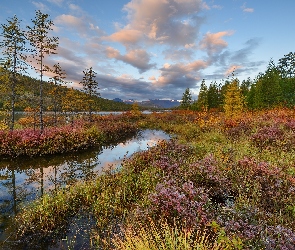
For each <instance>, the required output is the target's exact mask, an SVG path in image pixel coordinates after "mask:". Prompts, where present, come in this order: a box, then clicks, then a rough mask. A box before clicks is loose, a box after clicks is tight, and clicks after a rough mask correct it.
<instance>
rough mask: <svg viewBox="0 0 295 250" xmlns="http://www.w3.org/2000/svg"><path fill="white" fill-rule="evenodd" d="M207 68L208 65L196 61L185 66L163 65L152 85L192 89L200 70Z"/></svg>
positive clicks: (198, 77) (178, 64)
mask: <svg viewBox="0 0 295 250" xmlns="http://www.w3.org/2000/svg"><path fill="white" fill-rule="evenodd" d="M207 67H208V63H207V62H205V61H202V60H196V61H193V62H190V63H187V64H182V63H177V64H173V65H170V64H168V63H166V64H164V65H163V67H162V68H161V69H160V73H161V74H160V76H159V77H158V79H155V78H154V77H153V76H152V77H151V78H154V80H152V83H153V84H154V85H155V86H159V87H163V86H165V85H168V86H170V87H171V86H175V87H182V88H187V87H194V86H195V85H196V81H198V80H199V79H200V70H201V69H205V68H207Z"/></svg>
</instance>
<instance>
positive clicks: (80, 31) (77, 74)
mask: <svg viewBox="0 0 295 250" xmlns="http://www.w3.org/2000/svg"><path fill="white" fill-rule="evenodd" d="M24 2H26V3H27V4H28V5H30V6H31V8H32V9H40V10H41V11H44V12H46V13H48V14H49V15H50V18H51V19H52V21H53V23H54V27H53V35H54V36H58V37H59V47H58V50H57V55H54V56H50V57H47V58H46V59H45V62H46V63H48V64H50V65H53V64H55V63H57V62H58V63H60V65H61V67H62V69H64V70H65V71H66V73H67V80H68V81H70V82H72V85H71V86H74V87H75V88H80V87H81V86H80V85H79V82H80V81H81V79H82V77H83V70H85V69H87V68H90V67H93V69H94V70H95V72H96V73H97V81H98V83H99V84H100V91H101V96H102V97H103V98H108V99H113V98H117V97H118V98H121V99H138V100H147V99H162V98H165V99H167V98H170V99H181V96H182V93H183V92H184V90H185V89H186V88H191V89H194V90H195V92H197V91H198V88H199V85H200V83H201V80H202V79H207V80H209V81H212V80H216V79H218V80H219V79H222V78H224V76H225V75H228V74H231V73H232V72H233V70H234V71H235V72H236V73H240V74H243V73H245V74H246V73H247V74H250V73H253V72H255V71H257V70H258V67H259V66H260V65H262V64H263V63H264V61H263V60H259V61H257V60H256V61H252V62H251V55H253V51H254V50H255V49H256V48H257V47H258V46H259V45H260V43H261V39H259V38H258V37H255V36H250V37H246V36H245V38H243V40H239V45H238V46H233V43H234V42H236V43H237V41H236V38H237V36H240V35H241V34H243V35H244V34H245V30H243V29H238V28H237V27H236V26H235V24H236V22H237V20H239V18H240V16H241V14H243V15H242V16H246V17H248V16H249V14H247V13H252V14H251V16H254V15H255V14H256V12H255V13H254V8H252V6H251V5H252V4H251V3H249V6H251V8H250V7H249V6H248V3H247V2H239V1H236V0H232V1H230V4H226V3H224V2H222V1H217V0H216V1H203V0H122V1H113V2H92V1H90V0H84V1H73V0H67V1H65V0H34V1H28V0H25V1H24ZM253 7H255V6H253ZM233 10H234V11H235V12H230V11H233ZM226 11H227V13H230V14H229V15H223V12H226ZM217 17H218V18H217ZM31 18H33V16H32V17H31ZM227 20H231V21H230V22H227ZM247 32H248V31H247ZM48 76H49V75H48Z"/></svg>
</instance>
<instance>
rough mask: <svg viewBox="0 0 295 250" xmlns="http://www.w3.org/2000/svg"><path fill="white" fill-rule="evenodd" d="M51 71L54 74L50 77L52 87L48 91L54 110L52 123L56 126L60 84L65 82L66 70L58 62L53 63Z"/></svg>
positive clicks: (59, 106) (60, 98)
mask: <svg viewBox="0 0 295 250" xmlns="http://www.w3.org/2000/svg"><path fill="white" fill-rule="evenodd" d="M52 73H53V74H54V76H53V77H52V78H51V80H52V84H53V88H52V90H51V91H50V94H51V95H52V99H53V111H54V125H55V126H57V112H58V111H61V106H62V104H61V102H62V94H63V92H64V91H63V89H62V88H61V85H62V84H63V83H65V81H64V79H65V78H66V72H65V71H64V70H62V68H61V66H60V64H59V63H57V64H54V65H53V70H52Z"/></svg>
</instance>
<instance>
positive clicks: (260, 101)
mask: <svg viewBox="0 0 295 250" xmlns="http://www.w3.org/2000/svg"><path fill="white" fill-rule="evenodd" d="M282 100H283V93H282V89H281V86H280V73H279V70H278V68H277V67H276V66H275V64H274V62H273V60H271V61H270V62H269V64H268V67H267V69H266V72H265V73H264V74H260V75H259V76H258V78H257V81H256V87H255V100H254V102H255V107H256V108H273V107H275V106H278V105H279V104H281V103H282Z"/></svg>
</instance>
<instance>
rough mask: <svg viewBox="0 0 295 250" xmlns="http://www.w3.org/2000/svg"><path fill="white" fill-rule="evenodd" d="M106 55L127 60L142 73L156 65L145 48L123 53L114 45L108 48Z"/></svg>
mask: <svg viewBox="0 0 295 250" xmlns="http://www.w3.org/2000/svg"><path fill="white" fill-rule="evenodd" d="M106 56H107V57H108V58H114V59H116V60H119V61H122V62H125V63H127V64H130V65H132V66H133V67H135V68H137V69H138V71H139V72H140V73H143V72H145V71H147V70H149V69H151V68H153V67H154V66H155V64H151V63H149V61H150V56H149V54H148V53H147V52H146V51H145V50H143V49H134V50H129V51H128V52H127V54H125V55H121V54H120V52H119V51H118V50H116V49H114V48H112V47H108V48H106Z"/></svg>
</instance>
